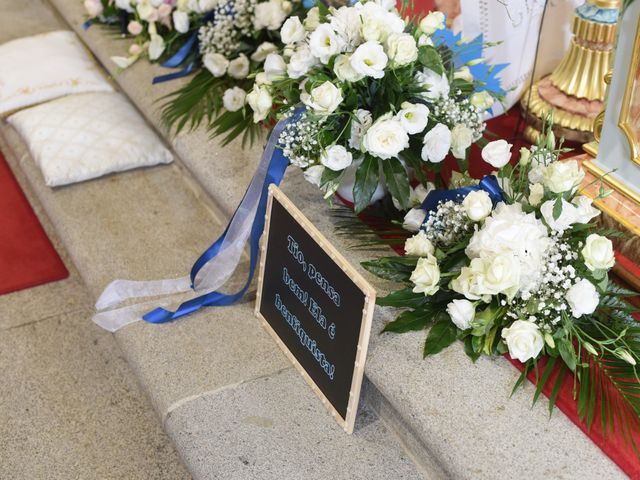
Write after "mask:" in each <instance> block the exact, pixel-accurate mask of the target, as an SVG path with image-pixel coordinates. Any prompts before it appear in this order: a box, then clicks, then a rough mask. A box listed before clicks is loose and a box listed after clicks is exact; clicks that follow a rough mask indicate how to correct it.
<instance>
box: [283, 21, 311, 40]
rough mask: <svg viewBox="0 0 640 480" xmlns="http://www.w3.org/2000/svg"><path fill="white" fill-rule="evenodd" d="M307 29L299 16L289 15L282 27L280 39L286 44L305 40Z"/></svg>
mask: <svg viewBox="0 0 640 480" xmlns="http://www.w3.org/2000/svg"><path fill="white" fill-rule="evenodd" d="M305 35H306V31H305V29H304V25H302V22H301V21H300V19H299V18H298V17H289V18H287V21H286V22H284V25H282V28H281V29H280V39H281V40H282V42H283V43H284V44H285V45H291V44H292V43H297V42H300V41H302V40H304V36H305Z"/></svg>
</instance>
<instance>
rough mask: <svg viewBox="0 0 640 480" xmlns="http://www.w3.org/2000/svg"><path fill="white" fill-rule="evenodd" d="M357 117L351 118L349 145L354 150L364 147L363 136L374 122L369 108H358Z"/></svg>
mask: <svg viewBox="0 0 640 480" xmlns="http://www.w3.org/2000/svg"><path fill="white" fill-rule="evenodd" d="M355 117H356V118H354V119H352V120H351V135H350V137H349V146H350V147H351V148H353V149H354V150H360V149H361V147H362V137H363V135H364V134H365V133H366V131H367V129H368V128H369V127H370V126H371V124H372V123H373V117H372V116H371V112H370V111H369V110H363V109H358V110H356V111H355Z"/></svg>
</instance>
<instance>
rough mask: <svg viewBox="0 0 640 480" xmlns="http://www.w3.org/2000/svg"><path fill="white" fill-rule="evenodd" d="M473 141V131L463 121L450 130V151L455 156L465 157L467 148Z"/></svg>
mask: <svg viewBox="0 0 640 480" xmlns="http://www.w3.org/2000/svg"><path fill="white" fill-rule="evenodd" d="M472 143H473V132H472V131H471V129H470V128H469V127H467V126H466V125H465V124H464V123H459V124H457V125H456V126H454V127H453V129H452V130H451V153H453V156H454V157H456V158H459V159H461V160H463V159H464V158H465V157H466V152H467V148H469V147H470V146H471V144H472Z"/></svg>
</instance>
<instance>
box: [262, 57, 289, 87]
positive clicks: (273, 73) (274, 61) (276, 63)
mask: <svg viewBox="0 0 640 480" xmlns="http://www.w3.org/2000/svg"><path fill="white" fill-rule="evenodd" d="M263 68H264V73H265V75H266V77H267V81H268V82H273V81H274V80H276V79H278V78H283V77H284V75H285V73H286V72H287V64H286V63H285V62H284V58H282V57H281V56H280V55H278V54H277V53H270V54H269V55H267V58H266V59H265V61H264V67H263Z"/></svg>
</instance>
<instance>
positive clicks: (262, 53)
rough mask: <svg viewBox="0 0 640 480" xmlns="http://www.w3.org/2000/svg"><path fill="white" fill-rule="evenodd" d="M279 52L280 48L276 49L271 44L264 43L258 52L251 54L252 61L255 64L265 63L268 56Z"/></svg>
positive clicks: (257, 49)
mask: <svg viewBox="0 0 640 480" xmlns="http://www.w3.org/2000/svg"><path fill="white" fill-rule="evenodd" d="M277 51H278V47H276V46H275V45H274V44H273V43H271V42H263V43H261V44H260V45H259V46H258V48H256V51H255V52H253V53H252V54H251V60H253V61H254V62H264V59H265V58H267V55H269V54H270V53H274V52H277Z"/></svg>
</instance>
